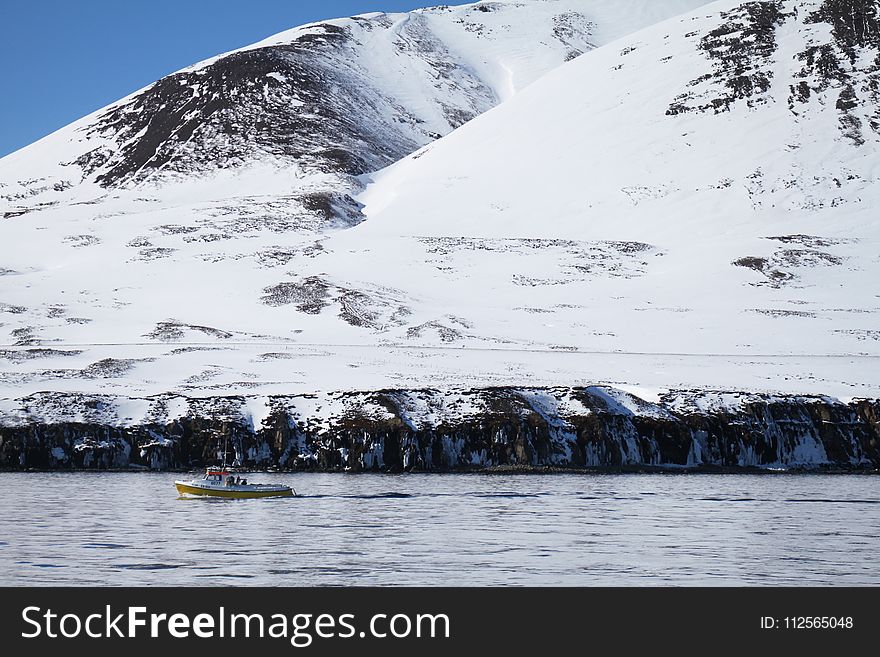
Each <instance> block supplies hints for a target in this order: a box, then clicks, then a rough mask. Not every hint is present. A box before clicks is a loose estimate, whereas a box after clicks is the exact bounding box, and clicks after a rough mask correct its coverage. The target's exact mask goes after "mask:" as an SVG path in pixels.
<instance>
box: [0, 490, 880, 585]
mask: <svg viewBox="0 0 880 657" xmlns="http://www.w3.org/2000/svg"><path fill="white" fill-rule="evenodd" d="M176 478H181V476H180V475H175V474H165V473H162V474H147V473H95V474H90V473H5V474H0V585H50V584H62V585H84V584H101V585H269V586H274V585H282V586H295V585H306V586H311V585H394V584H398V585H575V586H585V585H670V584H671V585H786V584H787V585H810V584H828V585H845V584H854V585H874V586H877V585H880V562H878V560H877V553H878V549H880V478H878V477H871V476H819V475H780V476H755V475H711V476H704V475H656V476H655V475H609V476H605V475H601V476H599V475H551V476H547V475H534V476H533V475H510V476H508V475H455V474H448V475H429V474H419V475H341V474H276V475H265V474H254V475H248V479H250V480H251V481H255V482H279V483H287V484H289V485H292V486H293V487H294V488H295V489H296V490H297V492H298V493H299V495H300V497H297V498H292V499H283V498H280V499H266V500H210V499H182V498H179V497H178V495H177V492H176V491H175V489H174V487H173V485H172V481H173V480H174V479H176ZM186 478H188V477H186Z"/></svg>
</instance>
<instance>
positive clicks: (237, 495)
mask: <svg viewBox="0 0 880 657" xmlns="http://www.w3.org/2000/svg"><path fill="white" fill-rule="evenodd" d="M174 486H175V487H176V488H177V492H178V493H180V494H181V495H198V496H202V497H225V498H230V499H250V498H257V497H293V490H292V489H290V488H287V487H284V486H278V487H274V486H273V487H267V488H265V489H262V490H261V489H258V488H255V489H252V490H241V488H242V487H232V488H209V487H207V486H195V485H193V484H191V483H187V482H184V481H175V482H174Z"/></svg>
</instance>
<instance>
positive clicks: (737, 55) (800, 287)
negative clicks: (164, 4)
mask: <svg viewBox="0 0 880 657" xmlns="http://www.w3.org/2000/svg"><path fill="white" fill-rule="evenodd" d="M877 34H878V31H877V3H875V2H859V1H855V0H853V1H852V2H839V1H828V2H820V1H810V2H807V1H790V2H747V3H739V2H721V3H713V4H712V5H710V6H708V7H706V8H705V9H703V10H698V11H697V12H694V13H692V14H690V15H687V16H683V17H681V18H677V19H673V20H670V21H668V22H666V23H663V24H661V25H657V26H654V27H652V28H649V29H647V30H645V31H643V32H640V33H639V34H637V35H634V36H633V37H630V38H626V39H623V40H622V41H620V42H618V43H616V44H613V45H612V46H609V47H605V48H601V49H599V50H597V51H594V52H592V53H591V54H590V56H589V57H585V58H581V59H579V60H576V61H574V62H571V63H569V64H566V65H564V66H562V67H560V68H559V69H557V70H555V71H553V72H551V73H550V74H548V75H547V76H546V77H545V78H543V79H542V80H540V81H539V82H538V83H536V84H535V85H533V86H532V87H531V88H529V89H528V90H526V91H525V92H523V93H522V94H521V95H519V96H517V97H515V98H513V99H511V100H510V101H509V102H507V103H505V104H504V105H502V106H501V107H499V108H497V109H495V110H493V111H491V112H489V113H487V114H485V115H484V116H482V117H480V118H479V119H477V120H475V121H473V122H471V123H469V124H468V125H466V126H463V127H462V128H461V129H460V130H458V131H456V132H455V133H453V134H451V135H450V136H449V137H447V138H445V139H443V140H441V141H439V142H437V143H435V144H432V145H430V146H428V147H426V148H424V149H422V150H421V151H419V152H418V153H416V154H414V155H413V156H411V157H409V158H406V159H405V160H403V161H401V162H400V163H398V164H396V165H394V166H392V167H390V168H389V169H387V170H386V171H383V172H382V173H380V174H379V175H378V176H376V177H375V182H374V183H373V184H372V185H371V186H369V187H368V189H367V191H366V192H365V193H364V194H363V195H362V196H361V197H359V198H360V200H361V201H362V202H363V203H365V209H364V212H365V214H366V215H367V217H368V220H367V221H366V222H364V223H363V224H362V225H360V226H358V227H357V228H355V229H353V230H351V231H348V232H346V233H345V234H340V235H339V236H338V237H336V238H334V240H332V241H330V242H328V243H327V244H326V245H325V248H327V249H328V250H332V251H333V252H334V255H335V260H334V259H331V258H329V257H328V258H325V259H324V260H323V261H322V262H321V264H320V267H321V269H322V270H323V271H325V272H328V276H330V277H333V279H334V280H342V281H345V284H346V285H348V286H351V287H366V286H367V285H371V286H383V285H392V284H394V282H395V281H396V282H399V281H400V279H401V276H400V271H401V270H402V269H404V268H405V270H406V272H407V273H406V280H407V282H408V284H407V287H406V288H405V289H406V290H407V292H408V293H410V294H413V293H415V291H416V290H418V295H419V296H420V297H421V298H423V299H425V300H426V301H425V304H424V307H425V308H427V307H430V308H434V309H443V310H436V311H435V312H434V314H433V315H430V314H428V313H425V314H423V315H421V316H420V317H419V318H418V319H415V318H413V319H412V320H411V322H412V323H416V324H418V323H419V320H421V322H423V323H422V324H421V326H423V327H425V330H424V331H422V335H420V336H416V337H420V338H423V339H427V338H428V336H430V337H431V338H433V339H434V340H436V339H438V337H439V339H441V340H442V339H443V334H442V330H443V329H440V328H439V327H441V326H443V327H445V330H446V331H449V332H453V331H454V332H457V333H458V334H459V336H458V338H457V339H456V340H454V342H460V341H461V340H463V339H464V337H465V336H466V335H472V336H479V337H480V338H482V339H483V340H486V341H488V340H494V341H496V342H497V343H503V344H516V345H519V346H521V347H530V348H536V349H541V348H554V346H555V347H556V348H562V349H567V350H570V351H572V352H581V353H583V352H588V353H589V352H618V353H620V354H621V356H620V357H619V358H617V359H611V358H606V357H605V356H598V355H597V356H595V357H593V356H591V357H587V356H586V355H585V356H584V357H583V358H582V359H580V362H582V363H583V366H584V368H585V371H586V372H589V373H591V374H592V375H593V376H595V374H593V373H594V372H596V371H599V372H604V376H606V377H609V378H612V377H613V379H614V380H618V381H622V382H626V383H640V384H642V385H647V386H648V387H652V386H657V387H666V386H673V387H674V386H693V385H700V384H704V385H713V386H725V385H726V386H746V387H750V386H759V387H762V386H767V387H772V388H777V387H781V388H786V389H787V388H789V387H791V388H794V389H799V390H801V391H804V390H813V391H824V392H830V391H832V390H834V391H837V392H836V393H835V394H840V393H841V392H844V391H850V392H851V393H855V394H860V393H861V394H866V393H868V392H869V391H871V390H874V389H876V385H877V379H876V375H875V374H873V371H875V370H876V363H877V360H876V359H877V358H878V356H880V343H878V340H880V333H878V330H877V329H878V327H880V296H878V293H877V289H876V285H875V284H874V282H873V281H874V280H875V279H876V278H877V276H878V274H880V258H878V257H877V253H878V252H880V249H878V247H880V225H878V222H877V220H876V210H875V207H876V205H877V202H878V200H880V199H878V196H877V195H878V192H877V190H876V185H875V184H874V181H875V179H876V171H877V167H878V164H880V149H878V138H880V137H878V130H880V125H878V123H877V121H876V111H877V103H876V89H877V75H878V73H877V63H878V61H880V59H878V56H880V51H878V44H877V41H876V38H877ZM355 244H370V245H371V246H372V248H371V249H370V253H369V255H365V254H363V253H362V252H360V251H353V245H355ZM367 260H369V261H370V262H373V263H382V264H381V265H380V266H376V265H373V266H372V267H371V269H370V271H369V274H367V275H365V274H364V272H365V271H367V270H366V262H367ZM422 263H424V264H422ZM428 300H430V301H428ZM450 317H461V318H467V320H468V322H469V327H468V328H467V329H462V328H461V327H456V326H454V325H453V324H452V323H451V320H450V319H449V318H450ZM424 322H427V323H424ZM431 322H434V324H433V325H432V324H431ZM431 326H433V327H434V328H435V329H436V330H434V331H433V332H432V330H431V328H430V327H431ZM407 331H408V332H410V333H411V332H412V329H411V328H407ZM437 331H441V332H440V333H439V334H438V332H437ZM401 333H402V331H401ZM401 337H402V336H401ZM624 354H631V356H625V355H624ZM638 354H643V356H642V357H639V356H638ZM663 355H665V356H663ZM605 360H607V361H608V362H609V363H612V365H610V366H609V365H607V364H604V361H605ZM597 362H603V364H602V365H601V366H600V367H594V364H595V363H597ZM613 363H617V364H618V365H617V366H616V367H615V366H614V365H613Z"/></svg>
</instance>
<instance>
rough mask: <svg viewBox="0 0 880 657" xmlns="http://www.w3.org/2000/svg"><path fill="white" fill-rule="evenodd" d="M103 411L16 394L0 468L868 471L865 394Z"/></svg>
mask: <svg viewBox="0 0 880 657" xmlns="http://www.w3.org/2000/svg"><path fill="white" fill-rule="evenodd" d="M175 400H176V403H181V400H183V401H184V402H185V403H186V405H187V411H186V413H184V414H183V415H181V416H179V417H172V415H171V414H169V410H168V409H169V408H170V407H169V404H172V403H174V402H175ZM117 401H119V400H114V399H113V398H109V397H100V398H97V397H96V398H88V397H85V396H77V395H73V394H70V395H63V394H59V393H52V394H47V395H43V396H37V397H33V398H27V399H24V400H20V405H21V409H22V410H21V413H20V414H19V415H18V416H14V417H13V416H5V417H3V418H0V467H2V468H5V469H20V468H41V469H75V468H83V469H104V468H127V467H147V468H152V469H160V470H163V469H184V468H198V467H203V466H205V465H208V464H211V463H213V462H216V461H217V460H218V459H219V458H220V457H221V450H222V445H223V444H224V443H225V444H227V445H228V451H227V458H228V461H229V462H232V461H235V462H237V463H239V464H241V465H243V466H244V467H250V468H266V467H279V468H284V469H292V470H301V469H314V470H329V471H334V470H348V471H363V470H367V471H402V470H424V471H444V470H474V469H478V470H481V469H487V468H488V469H491V468H499V467H500V468H527V469H535V470H540V469H543V468H548V467H549V468H554V469H600V470H609V469H611V470H620V469H640V468H642V469H643V468H649V469H661V470H663V469H665V470H698V471H699V470H705V471H718V469H725V470H729V469H737V468H752V469H754V468H757V469H768V468H771V469H792V468H794V469H817V470H823V471H825V470H828V469H834V470H845V471H870V470H876V469H877V468H880V401H878V400H856V401H853V402H852V403H849V404H844V403H842V402H839V401H836V400H832V399H828V398H823V397H801V396H770V395H755V394H752V395H746V394H738V393H726V394H721V393H709V392H703V391H691V392H688V391H684V392H676V393H669V394H668V395H666V396H664V398H663V400H662V401H661V403H659V404H651V403H648V402H645V401H643V400H639V399H638V398H636V397H633V396H632V395H628V394H626V393H622V392H620V391H616V390H613V389H611V388H605V387H591V388H552V389H535V388H484V389H475V390H464V391H437V390H382V391H376V392H371V393H340V394H336V395H326V396H323V397H320V398H319V397H317V396H314V395H312V396H298V397H297V396H292V397H284V396H279V397H273V398H271V399H270V400H269V410H270V412H269V413H268V415H267V417H266V418H265V420H263V421H262V422H261V423H260V425H259V426H253V423H252V421H251V420H250V417H249V415H248V414H247V413H244V412H243V411H242V409H243V408H244V407H245V406H246V400H245V399H244V398H242V397H223V398H213V399H210V398H209V399H188V400H184V399H183V398H169V397H157V398H151V399H149V400H143V401H145V402H147V403H149V404H150V408H151V410H150V412H149V413H148V414H147V415H146V417H145V418H141V419H140V420H139V421H137V422H132V421H129V422H128V423H124V422H121V421H120V420H119V419H118V418H117V417H116V415H115V411H114V408H116V402H117ZM324 405H326V406H325V411H324V412H321V411H320V409H321V408H322V406H324ZM329 406H332V407H333V409H334V410H333V411H332V412H331V411H329V410H326V409H327V408H329ZM303 408H312V409H313V410H312V411H310V412H304V411H303V410H302V409H303ZM65 414H66V416H67V418H66V419H56V420H49V419H47V418H48V417H52V416H54V417H57V418H62V417H64V416H65Z"/></svg>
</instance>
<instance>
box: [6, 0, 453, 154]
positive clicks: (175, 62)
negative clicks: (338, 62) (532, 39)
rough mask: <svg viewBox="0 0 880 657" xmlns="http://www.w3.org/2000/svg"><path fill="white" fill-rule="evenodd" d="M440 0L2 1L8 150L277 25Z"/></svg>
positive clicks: (402, 8) (406, 7)
mask: <svg viewBox="0 0 880 657" xmlns="http://www.w3.org/2000/svg"><path fill="white" fill-rule="evenodd" d="M431 4H441V3H440V2H431V1H430V0H421V1H407V0H0V157H2V156H3V155H6V154H8V153H11V152H12V151H15V150H17V149H19V148H21V147H23V146H26V145H28V144H30V143H31V142H33V141H36V140H37V139H39V138H40V137H43V136H45V135H47V134H49V133H50V132H53V131H55V130H57V129H58V128H61V127H63V126H65V125H67V124H68V123H70V122H71V121H74V120H76V119H78V118H79V117H81V116H84V115H86V114H89V113H90V112H93V111H95V110H96V109H99V108H101V107H103V106H104V105H107V104H108V103H111V102H113V101H114V100H117V99H118V98H121V97H122V96H125V95H127V94H129V93H131V92H132V91H135V90H136V89H139V88H141V87H143V86H145V85H148V84H150V83H151V82H153V81H155V80H157V79H159V78H160V77H162V76H164V75H167V74H168V73H172V72H174V71H176V70H178V69H180V68H183V67H185V66H188V65H189V64H192V63H194V62H197V61H199V60H201V59H205V58H207V57H211V56H212V55H216V54H218V53H221V52H225V51H227V50H234V49H235V48H239V47H241V46H246V45H248V44H250V43H253V42H255V41H259V40H260V39H263V38H265V37H267V36H270V35H272V34H275V33H276V32H281V31H282V30H286V29H288V28H291V27H294V26H296V25H301V24H302V23H309V22H312V21H316V20H321V19H324V18H337V17H339V16H350V15H352V14H360V13H364V12H368V11H389V12H390V11H408V10H410V9H414V8H416V7H421V6H426V5H431ZM450 4H458V3H456V2H450Z"/></svg>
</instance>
